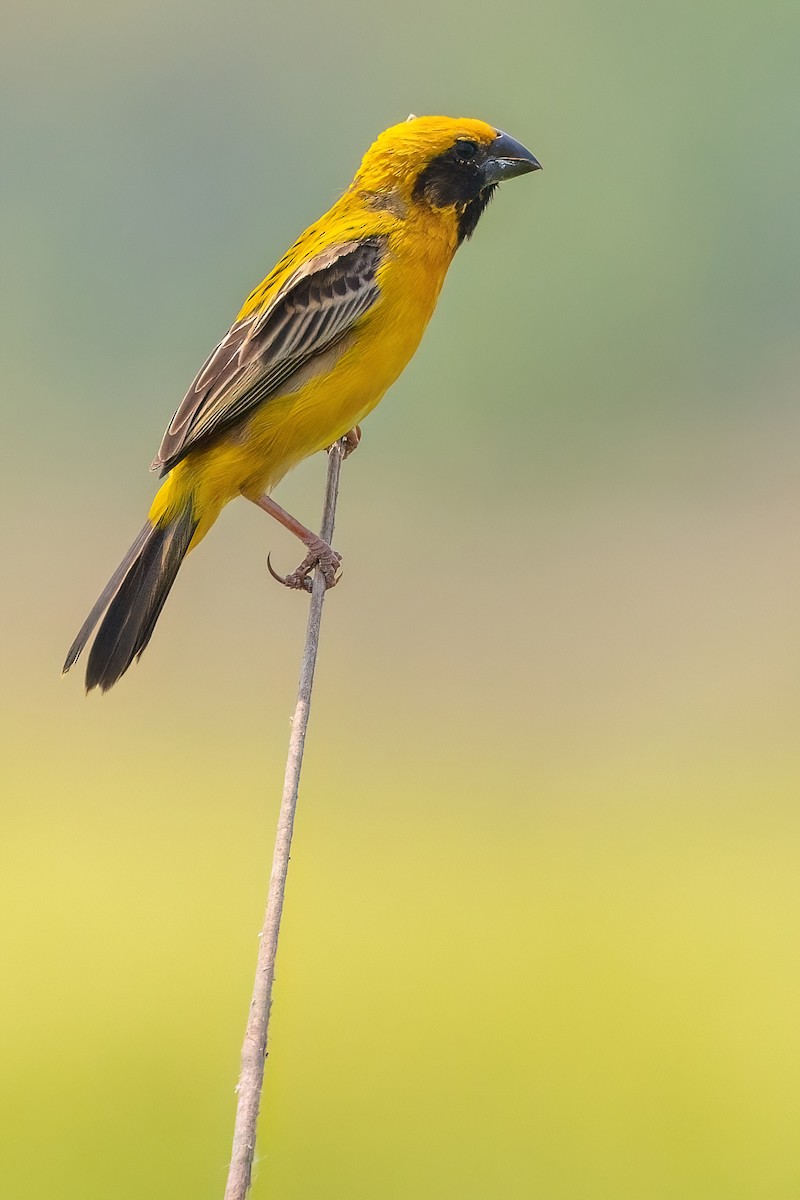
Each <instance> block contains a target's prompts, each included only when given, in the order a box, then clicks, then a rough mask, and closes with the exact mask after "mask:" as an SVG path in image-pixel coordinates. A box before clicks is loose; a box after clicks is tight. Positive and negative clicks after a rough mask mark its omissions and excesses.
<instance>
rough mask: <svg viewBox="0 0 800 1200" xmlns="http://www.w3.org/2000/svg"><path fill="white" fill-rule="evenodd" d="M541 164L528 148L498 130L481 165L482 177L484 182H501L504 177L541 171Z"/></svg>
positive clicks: (510, 177)
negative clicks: (487, 155)
mask: <svg viewBox="0 0 800 1200" xmlns="http://www.w3.org/2000/svg"><path fill="white" fill-rule="evenodd" d="M541 169H542V164H541V163H540V162H539V160H538V158H536V157H535V156H534V155H533V154H531V152H530V150H526V148H525V147H524V146H523V145H522V142H518V141H517V140H516V139H515V138H512V137H509V135H508V134H507V133H500V132H498V134H497V137H496V138H495V139H494V141H493V142H492V144H491V146H490V147H489V157H488V158H487V160H486V162H485V163H484V166H483V177H484V179H485V180H486V183H487V184H489V183H502V182H503V180H504V179H514V177H515V176H517V175H527V174H528V172H529V171H541Z"/></svg>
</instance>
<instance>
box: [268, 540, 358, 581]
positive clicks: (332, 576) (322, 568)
mask: <svg viewBox="0 0 800 1200" xmlns="http://www.w3.org/2000/svg"><path fill="white" fill-rule="evenodd" d="M322 545H323V546H324V543H322ZM325 550H326V551H327V553H323V552H320V551H316V552H315V551H314V550H311V551H309V553H308V554H307V555H306V557H305V558H304V559H303V561H302V562H301V563H300V566H299V567H298V568H297V570H296V571H292V573H291V575H279V574H278V572H277V571H276V570H275V568H274V567H273V565H272V560H271V556H270V554H267V570H268V571H269V573H270V575H271V576H272V578H273V579H275V580H276V581H277V582H278V583H281V584H283V586H284V587H287V588H290V589H291V590H292V591H300V592H310V591H311V589H312V587H313V572H314V571H315V570H318V571H319V572H320V574H321V575H322V577H323V579H324V580H325V587H326V588H332V587H336V584H337V583H338V582H339V579H340V576H339V575H337V574H336V572H337V571H338V570H339V564H340V562H341V559H340V558H339V555H338V554H336V552H335V551H332V550H330V548H329V547H327V546H325Z"/></svg>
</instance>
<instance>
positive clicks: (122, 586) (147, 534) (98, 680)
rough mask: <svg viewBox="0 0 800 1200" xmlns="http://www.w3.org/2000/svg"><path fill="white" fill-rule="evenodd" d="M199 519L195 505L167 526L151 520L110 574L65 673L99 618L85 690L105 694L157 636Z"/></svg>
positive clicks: (76, 640)
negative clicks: (98, 689) (163, 610)
mask: <svg viewBox="0 0 800 1200" xmlns="http://www.w3.org/2000/svg"><path fill="white" fill-rule="evenodd" d="M196 528H197V521H196V520H195V518H194V515H193V513H192V510H191V507H188V506H187V508H186V509H185V510H184V511H182V512H181V513H180V514H179V515H178V516H177V517H175V518H174V519H173V520H171V521H169V522H168V523H166V524H164V525H160V524H159V525H154V524H152V523H151V522H150V521H148V522H147V524H146V525H145V527H144V529H142V531H141V533H140V534H139V536H138V537H137V538H136V541H135V542H134V543H133V545H132V546H131V548H130V550H129V551H128V553H127V554H126V555H125V557H124V559H123V560H122V562H121V563H120V565H119V566H118V567H117V570H116V571H115V572H114V574H113V575H112V576H111V579H109V581H108V583H107V584H106V586H105V588H104V589H103V592H102V594H101V596H100V598H99V599H98V601H97V603H96V604H95V606H94V608H93V609H92V611H91V612H90V613H89V616H88V617H87V618H86V620H85V621H84V623H83V625H82V627H81V629H80V632H79V633H78V636H77V637H76V638H75V641H74V642H73V644H72V646H71V647H70V650H69V653H68V654H67V658H66V662H65V663H64V671H65V672H66V671H68V670H69V669H70V667H71V666H72V665H73V663H74V662H75V661H76V659H77V658H78V657H79V655H80V653H81V651H82V650H83V648H84V646H85V645H86V643H87V641H88V640H89V637H90V636H91V633H92V631H93V630H94V628H95V626H96V625H97V623H98V621H99V620H100V617H101V616H103V613H105V616H103V619H102V621H101V622H100V628H99V629H98V630H97V634H96V636H95V639H94V643H93V645H92V648H91V651H90V652H89V661H88V663H87V666H86V690H87V691H91V689H92V688H94V687H99V688H100V690H101V691H103V692H106V691H108V689H109V688H110V687H112V686H113V685H114V684H115V683H116V682H117V680H118V679H120V678H121V676H122V675H124V674H125V672H126V671H127V669H128V667H129V666H130V665H131V663H132V662H133V660H134V658H139V656H140V655H141V654H142V652H143V650H144V649H145V647H146V646H147V643H148V642H149V641H150V638H151V637H152V635H153V630H154V628H155V624H156V621H157V620H158V617H159V615H160V613H161V610H162V608H163V607H164V602H165V600H166V598H167V596H168V595H169V591H170V588H171V587H172V585H173V583H174V582H175V576H176V575H177V574H178V568H179V567H180V565H181V563H182V562H183V559H184V557H185V555H186V552H187V550H188V549H189V544H190V542H191V540H192V536H193V534H194V531H195V529H196Z"/></svg>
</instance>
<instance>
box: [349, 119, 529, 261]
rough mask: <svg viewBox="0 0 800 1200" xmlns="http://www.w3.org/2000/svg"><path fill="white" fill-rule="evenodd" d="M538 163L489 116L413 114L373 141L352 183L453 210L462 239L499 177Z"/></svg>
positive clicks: (356, 186)
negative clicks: (491, 122) (490, 122)
mask: <svg viewBox="0 0 800 1200" xmlns="http://www.w3.org/2000/svg"><path fill="white" fill-rule="evenodd" d="M539 166H540V164H539V163H538V162H537V160H536V159H535V158H534V156H533V155H532V154H531V152H530V150H526V149H525V147H524V146H523V145H521V144H520V143H519V142H517V141H515V140H514V139H513V138H511V137H509V136H508V134H506V133H502V132H501V131H500V130H498V129H495V128H493V126H491V125H487V124H486V123H485V122H484V121H475V120H471V119H470V118H469V117H409V118H408V120H407V121H404V122H403V123H402V124H401V125H392V126H391V128H390V129H386V130H384V132H383V133H382V134H381V135H380V137H379V138H378V139H377V141H375V142H374V143H373V144H372V145H371V146H370V148H369V150H368V151H367V153H366V154H365V155H364V158H363V160H362V162H361V166H360V167H359V170H358V173H357V175H356V177H355V179H354V181H353V187H354V188H356V189H358V190H362V191H365V192H372V193H378V194H384V195H385V194H391V193H394V194H395V195H397V196H399V197H400V198H401V199H402V201H403V202H404V204H405V205H410V204H422V205H427V206H429V207H430V208H433V209H438V210H442V211H443V212H448V213H449V214H451V215H452V216H453V217H454V219H455V220H456V222H457V227H458V240H459V242H460V241H462V240H463V239H464V238H465V237H469V236H470V234H471V233H472V232H473V230H474V228H475V226H476V225H477V223H478V218H479V217H480V215H481V213H482V212H483V210H484V208H485V207H486V205H487V204H488V202H489V200H490V198H491V195H492V193H493V192H494V190H495V188H496V187H497V185H498V183H501V182H502V181H503V180H504V179H511V178H513V177H514V176H515V175H523V174H525V173H527V172H528V171H536V170H538V168H539Z"/></svg>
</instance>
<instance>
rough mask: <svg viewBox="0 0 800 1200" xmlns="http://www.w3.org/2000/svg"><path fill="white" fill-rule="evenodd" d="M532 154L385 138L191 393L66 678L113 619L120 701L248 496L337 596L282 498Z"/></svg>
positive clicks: (474, 143) (425, 136) (101, 641)
mask: <svg viewBox="0 0 800 1200" xmlns="http://www.w3.org/2000/svg"><path fill="white" fill-rule="evenodd" d="M539 165H540V164H539V163H538V162H537V160H536V159H535V158H534V156H533V155H532V154H531V153H530V151H529V150H526V149H525V147H524V146H522V145H520V143H519V142H516V141H515V140H514V139H513V138H511V137H509V136H508V135H507V134H505V133H501V132H499V131H498V130H497V129H493V128H492V126H491V125H486V124H485V123H484V122H483V121H473V120H468V119H466V118H465V119H453V118H450V117H409V119H408V121H405V122H403V124H401V125H394V126H392V128H391V129H387V130H386V131H385V132H384V133H382V134H381V135H380V137H379V138H378V140H377V141H376V142H375V143H374V144H373V145H372V146H371V147H370V148H369V150H368V151H367V153H366V154H365V155H364V159H363V161H362V163H361V166H360V167H359V170H358V172H357V174H356V177H355V179H354V180H353V182H352V183H351V184H350V187H349V188H348V189H347V191H346V192H345V193H344V195H343V196H342V197H341V198H340V199H339V200H337V201H336V203H335V204H334V205H333V207H332V208H331V209H330V211H329V212H327V213H326V214H325V216H324V217H321V218H320V220H319V221H317V222H316V224H314V225H311V226H310V227H309V228H308V229H307V230H306V231H305V233H303V234H301V236H300V237H299V238H298V239H297V241H296V242H295V244H294V245H293V246H292V247H291V249H290V250H288V251H287V252H286V254H284V256H283V258H282V259H281V260H280V262H279V263H278V264H277V266H276V267H275V268H274V270H273V271H272V272H271V273H270V274H269V275H268V276H267V278H266V279H265V280H264V282H263V283H261V284H259V286H258V287H257V288H256V289H255V291H253V292H252V293H251V294H250V296H249V297H248V298H247V300H246V301H245V304H244V307H243V308H242V311H241V312H240V313H239V316H238V317H237V318H236V321H235V322H234V324H233V325H232V326H231V328H230V330H229V331H228V333H227V334H226V335H225V337H224V338H223V339H222V341H221V342H220V344H219V345H218V346H217V347H216V349H215V350H214V351H213V352H212V354H211V355H210V357H209V358H208V359H207V360H206V362H205V364H204V366H203V367H202V368H201V370H200V373H199V374H198V376H197V378H196V379H195V381H194V383H193V384H192V386H191V387H190V388H189V391H188V392H187V393H186V396H185V397H184V399H183V401H182V402H181V404H180V406H179V408H178V410H177V412H176V413H175V415H174V417H173V418H172V420H171V422H170V424H169V428H168V429H167V431H166V433H165V434H164V439H163V441H162V443H161V447H160V449H159V451H158V454H157V456H156V458H155V461H154V463H153V469H157V470H160V472H161V475H162V476H164V477H165V478H164V482H163V483H162V485H161V487H160V488H159V491H158V493H157V495H156V497H155V499H154V501H153V504H152V507H151V509H150V514H149V517H148V519H147V523H146V524H145V526H144V528H143V529H142V531H141V533H140V534H139V536H138V537H137V538H136V541H135V542H134V543H133V545H132V546H131V548H130V550H129V551H128V553H127V554H126V555H125V558H124V559H123V560H122V562H121V563H120V565H119V567H118V568H117V570H116V571H115V572H114V574H113V575H112V577H111V579H110V580H109V582H108V584H107V585H106V587H105V589H104V591H103V593H102V595H101V596H100V598H99V599H98V601H97V603H96V604H95V606H94V608H93V609H92V611H91V612H90V613H89V616H88V617H87V618H86V621H85V622H84V624H83V627H82V628H81V630H80V632H79V633H78V636H77V637H76V639H75V641H74V642H73V644H72V646H71V648H70V651H69V653H68V655H67V659H66V662H65V664H64V670H65V671H68V670H69V669H70V667H71V666H72V664H73V663H74V662H75V660H76V659H77V658H78V656H79V655H80V653H81V651H82V650H83V647H84V646H85V645H86V642H87V641H88V639H89V636H90V635H91V633H92V631H93V630H94V628H95V626H96V625H97V623H98V621H99V620H100V618H101V617H102V618H103V619H102V621H101V623H100V628H99V629H98V631H97V634H96V636H95V639H94V642H93V644H92V648H91V651H90V653H89V660H88V665H87V668H86V689H87V691H89V690H91V688H94V687H100V689H101V690H102V691H106V690H107V689H108V688H110V687H112V686H113V684H115V683H116V682H117V680H118V679H119V678H120V676H121V675H123V674H124V673H125V671H126V670H127V669H128V667H129V666H130V665H131V663H132V662H133V660H134V658H138V657H139V656H140V655H141V653H142V651H143V650H144V648H145V646H146V645H147V643H148V642H149V640H150V637H151V635H152V633H153V629H154V627H155V624H156V621H157V620H158V616H159V613H160V612H161V609H162V608H163V606H164V601H165V600H166V598H167V595H168V594H169V590H170V588H171V587H172V584H173V583H174V581H175V576H176V575H177V573H178V568H179V567H180V565H181V562H182V561H183V558H184V556H185V555H186V553H187V552H188V551H189V550H191V549H193V548H194V547H195V546H196V545H197V544H198V542H200V541H201V539H202V538H204V537H205V535H206V534H207V533H208V531H209V529H210V528H211V526H212V525H213V524H214V522H215V521H216V519H217V517H218V516H219V514H220V512H221V510H222V508H223V506H224V505H226V504H227V503H228V501H229V500H233V499H234V497H236V496H244V497H245V498H246V499H248V500H251V501H253V502H254V503H256V504H258V505H260V507H262V508H263V509H265V511H266V512H268V513H270V515H271V516H273V517H275V518H276V519H277V520H279V521H280V522H281V523H282V524H283V525H285V526H286V527H287V528H288V529H290V530H291V531H292V532H293V533H294V534H296V536H297V537H299V538H300V539H301V541H303V542H304V544H305V545H306V547H307V549H308V551H309V553H308V555H307V557H306V558H305V560H304V561H303V563H301V565H300V567H298V569H297V571H295V572H294V573H293V574H292V575H291V576H289V577H288V579H287V580H285V581H284V582H286V583H287V584H288V585H289V586H290V587H305V586H307V580H308V577H309V575H310V573H311V572H312V571H313V569H314V568H315V567H319V569H320V570H321V571H322V572H323V574H324V576H325V579H326V582H327V583H328V584H329V585H331V584H332V583H333V582H334V581H335V576H336V569H337V567H338V565H339V556H338V555H337V554H336V553H335V552H334V551H333V550H332V549H331V547H330V546H327V545H326V544H325V543H324V542H322V541H321V539H320V538H318V537H316V536H315V534H313V533H312V532H311V531H310V530H308V529H306V528H305V527H304V526H303V525H301V524H300V523H299V521H296V520H295V519H294V518H293V517H291V516H290V515H289V514H288V513H286V512H284V510H283V509H282V508H280V507H279V506H278V505H277V504H276V503H275V502H274V501H273V500H272V499H271V498H270V496H269V493H270V492H271V491H272V489H273V488H274V487H275V485H276V484H277V483H278V482H279V480H280V479H282V478H283V476H284V475H285V474H286V472H287V471H289V470H290V469H291V468H292V467H294V466H296V465H297V463H299V462H300V461H301V460H302V459H304V458H306V457H307V456H308V455H310V454H314V453H315V452H316V451H318V450H322V449H324V448H325V447H327V446H330V445H331V444H332V443H333V442H335V441H336V440H337V439H338V438H341V437H343V436H344V435H345V434H347V433H348V431H353V437H352V439H351V441H352V443H353V444H355V442H356V441H357V436H358V435H357V427H358V424H359V422H360V421H362V420H363V419H364V417H366V416H367V414H368V413H369V412H371V411H372V409H373V408H374V407H375V405H376V404H377V403H378V401H379V400H380V399H381V397H382V396H383V394H384V393H385V392H386V390H387V388H388V387H389V386H390V385H391V384H392V383H394V381H395V380H396V379H397V377H398V375H399V374H400V372H401V371H402V370H403V368H404V367H405V365H406V363H407V362H408V361H409V359H410V358H411V356H412V355H413V353H414V351H415V350H416V348H417V346H418V345H419V342H420V339H421V337H422V334H423V332H424V330H425V326H426V325H427V324H428V321H429V320H430V317H431V315H432V313H433V310H434V307H435V305H436V301H437V299H438V296H439V292H440V290H441V287H442V284H443V283H444V277H445V274H446V273H447V268H448V267H449V265H450V263H451V261H452V259H453V255H454V254H455V252H456V250H457V249H458V247H459V245H460V244H461V242H463V241H464V239H465V238H468V237H470V235H471V234H472V233H473V231H474V229H475V226H476V225H477V223H478V219H479V218H480V215H481V213H482V212H483V210H484V209H485V208H486V205H487V204H488V203H489V200H490V199H491V196H492V193H493V192H494V190H495V188H496V187H497V185H498V183H500V182H502V181H503V180H504V179H511V178H513V177H514V176H515V175H522V174H524V173H526V172H528V171H535V170H537V169H538V168H539Z"/></svg>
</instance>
